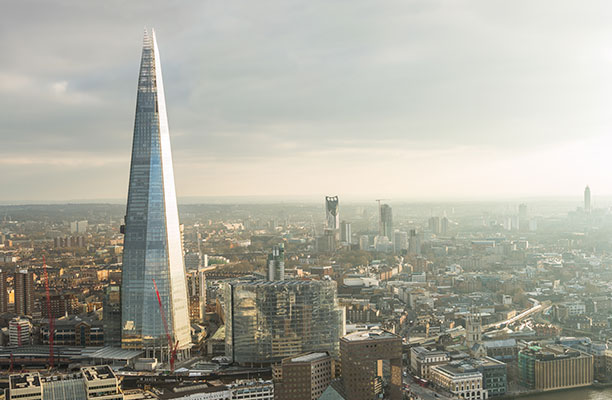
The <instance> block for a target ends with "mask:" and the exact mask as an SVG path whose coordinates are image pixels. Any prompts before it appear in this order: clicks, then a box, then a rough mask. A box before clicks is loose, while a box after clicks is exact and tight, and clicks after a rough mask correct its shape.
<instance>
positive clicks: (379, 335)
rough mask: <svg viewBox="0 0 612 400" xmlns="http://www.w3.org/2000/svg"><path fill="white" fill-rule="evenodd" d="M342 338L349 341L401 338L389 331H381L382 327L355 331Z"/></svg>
mask: <svg viewBox="0 0 612 400" xmlns="http://www.w3.org/2000/svg"><path fill="white" fill-rule="evenodd" d="M342 339H343V340H346V341H349V342H356V341H360V340H381V339H398V340H401V338H400V337H399V336H397V335H395V334H393V333H391V332H387V331H383V330H382V329H375V330H370V331H357V332H353V333H349V334H348V335H345V336H343V337H342Z"/></svg>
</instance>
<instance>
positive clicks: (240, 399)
mask: <svg viewBox="0 0 612 400" xmlns="http://www.w3.org/2000/svg"><path fill="white" fill-rule="evenodd" d="M227 388H228V389H229V392H230V394H231V400H274V382H272V381H264V380H261V379H258V380H254V379H251V380H249V379H243V380H238V381H236V382H234V383H230V384H229V385H227ZM217 399H218V398H217Z"/></svg>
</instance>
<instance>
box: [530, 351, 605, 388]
mask: <svg viewBox="0 0 612 400" xmlns="http://www.w3.org/2000/svg"><path fill="white" fill-rule="evenodd" d="M518 363H519V378H520V382H521V385H523V386H524V387H527V388H529V389H535V390H542V391H545V390H557V389H568V388H574V387H580V386H590V385H591V384H593V375H594V371H593V368H594V366H593V356H592V355H590V354H586V353H583V352H581V351H579V350H574V349H571V348H569V347H565V346H559V345H549V346H545V347H540V346H538V345H535V344H534V345H529V346H527V347H525V348H523V349H522V350H521V351H519V354H518Z"/></svg>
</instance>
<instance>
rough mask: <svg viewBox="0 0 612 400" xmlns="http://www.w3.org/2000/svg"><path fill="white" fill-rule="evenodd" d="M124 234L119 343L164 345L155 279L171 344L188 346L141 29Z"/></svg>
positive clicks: (157, 86)
mask: <svg viewBox="0 0 612 400" xmlns="http://www.w3.org/2000/svg"><path fill="white" fill-rule="evenodd" d="M124 233H125V239H124V251H123V277H122V286H121V320H122V323H121V346H122V347H123V348H130V349H152V348H155V349H163V348H164V346H167V343H168V342H167V338H166V334H165V327H164V318H163V316H162V313H161V312H160V308H159V305H158V300H157V295H156V293H155V288H154V284H153V282H154V281H155V283H156V284H157V288H158V289H159V294H160V296H161V299H162V302H163V309H164V314H165V318H166V320H167V322H166V323H167V327H168V330H169V332H170V335H171V336H172V340H173V341H174V342H177V341H178V343H179V349H185V348H187V347H189V346H190V345H191V337H190V325H189V314H188V302H187V285H186V278H185V265H184V261H183V250H182V241H181V234H180V230H179V219H178V209H177V204H176V193H175V188H174V172H173V169H172V154H171V149H170V135H169V130H168V119H167V116H166V103H165V99H164V86H163V82H162V74H161V65H160V59H159V51H158V48H157V42H156V39H155V32H153V31H152V32H151V34H150V35H149V34H147V32H146V31H145V37H144V44H143V48H142V58H141V64H140V75H139V78H138V95H137V100H136V118H135V122H134V138H133V144H132V161H131V168H130V183H129V192H128V201H127V214H126V217H125V229H124ZM165 351H167V348H166V350H165Z"/></svg>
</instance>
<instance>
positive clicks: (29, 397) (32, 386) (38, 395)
mask: <svg viewBox="0 0 612 400" xmlns="http://www.w3.org/2000/svg"><path fill="white" fill-rule="evenodd" d="M42 396H43V393H42V382H41V380H40V375H39V374H38V372H28V373H24V374H17V375H11V376H9V395H8V398H9V399H10V400H13V399H14V400H42V399H43V397H42Z"/></svg>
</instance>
